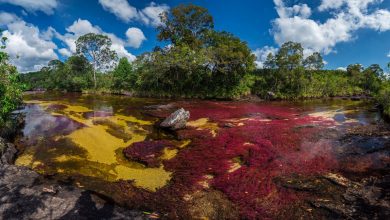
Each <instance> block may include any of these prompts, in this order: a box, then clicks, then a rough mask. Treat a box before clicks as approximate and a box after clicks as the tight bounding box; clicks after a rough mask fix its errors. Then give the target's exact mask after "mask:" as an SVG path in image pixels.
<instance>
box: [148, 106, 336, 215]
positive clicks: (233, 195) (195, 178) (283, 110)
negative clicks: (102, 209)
mask: <svg viewBox="0 0 390 220" xmlns="http://www.w3.org/2000/svg"><path fill="white" fill-rule="evenodd" d="M178 105H180V106H183V107H184V108H185V109H188V110H189V111H190V112H191V120H196V119H199V118H209V119H210V121H212V122H215V123H218V124H220V125H223V124H225V123H226V122H228V121H229V120H231V119H232V118H236V119H239V123H233V124H232V126H229V127H226V126H225V127H223V126H222V127H220V128H219V130H218V133H217V135H216V137H213V136H212V135H211V134H210V132H208V131H207V130H198V129H195V128H187V129H185V130H180V131H178V132H177V134H178V137H179V138H180V139H191V141H192V142H191V144H190V145H189V146H188V147H187V148H186V149H183V150H181V151H180V152H179V153H178V155H177V156H176V157H174V158H172V159H171V160H168V161H164V162H163V163H164V167H165V169H166V170H168V171H171V172H172V173H173V176H172V180H171V183H170V184H169V185H168V186H166V187H164V188H162V189H160V190H158V191H157V192H156V193H155V194H150V195H149V196H146V197H150V198H143V200H144V201H148V200H153V201H154V202H156V199H155V198H164V199H160V201H159V202H158V204H159V205H157V204H156V203H154V205H153V206H154V208H157V209H159V210H161V211H163V212H167V213H171V212H174V213H176V214H177V209H178V207H180V206H185V201H184V200H185V199H183V198H186V197H187V196H188V195H190V194H191V193H193V192H196V191H197V190H202V189H204V187H205V185H207V186H210V187H212V188H215V189H217V190H220V191H221V192H223V193H224V194H225V195H226V196H227V198H228V199H229V200H230V201H232V202H233V203H234V204H235V205H236V206H237V207H238V210H239V212H240V215H241V216H242V217H243V218H246V219H256V218H273V217H275V216H276V214H277V212H278V210H281V209H283V208H284V207H285V206H287V205H291V204H293V203H294V202H295V201H297V200H300V199H302V198H303V194H299V193H298V192H295V191H291V190H287V189H284V188H282V187H279V186H278V185H277V184H276V183H274V179H275V178H277V177H281V176H289V175H291V174H304V175H316V174H322V173H326V172H328V171H330V170H332V169H334V168H335V167H336V166H337V162H336V160H335V159H334V156H333V152H332V147H331V143H330V142H328V141H326V140H324V141H317V139H318V138H317V137H316V136H317V135H318V134H319V133H321V132H323V131H325V130H326V128H328V127H329V126H331V125H333V124H332V122H330V121H327V120H325V119H322V118H318V117H310V116H305V115H300V113H299V110H297V109H292V108H288V107H276V106H269V105H262V104H253V103H224V102H205V103H203V102H202V104H199V105H197V104H195V105H194V104H193V103H191V104H190V103H186V102H183V103H180V104H178ZM270 118H272V119H273V120H269V119H270ZM266 119H268V120H266ZM297 128H299V129H297ZM147 148H148V147H146V150H147V151H148V150H150V149H152V151H154V150H155V149H156V148H155V147H150V149H147ZM235 158H239V159H240V163H241V164H240V167H238V168H236V169H234V170H233V171H231V167H232V161H233V160H234V159H235ZM205 177H209V178H205ZM210 177H212V178H210ZM205 182H207V184H204V183H205ZM172 201H175V203H174V204H172ZM156 205H157V207H156ZM182 214H183V213H182ZM179 216H180V215H179ZM181 217H182V216H181Z"/></svg>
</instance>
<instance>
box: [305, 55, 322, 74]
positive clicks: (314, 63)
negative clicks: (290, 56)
mask: <svg viewBox="0 0 390 220" xmlns="http://www.w3.org/2000/svg"><path fill="white" fill-rule="evenodd" d="M303 66H304V67H305V68H306V69H308V70H320V69H322V68H324V60H323V59H322V56H321V54H320V53H318V52H314V53H313V54H312V55H310V56H308V57H307V58H306V59H305V60H304V61H303Z"/></svg>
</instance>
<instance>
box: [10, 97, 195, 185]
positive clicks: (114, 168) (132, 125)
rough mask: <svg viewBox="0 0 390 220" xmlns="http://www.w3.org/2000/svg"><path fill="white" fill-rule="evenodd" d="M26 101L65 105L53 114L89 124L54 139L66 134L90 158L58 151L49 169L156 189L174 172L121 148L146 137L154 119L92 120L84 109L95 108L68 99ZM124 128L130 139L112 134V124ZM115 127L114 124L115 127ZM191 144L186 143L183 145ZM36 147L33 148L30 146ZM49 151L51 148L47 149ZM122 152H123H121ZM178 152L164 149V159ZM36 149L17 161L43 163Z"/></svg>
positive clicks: (45, 104) (42, 105) (48, 104)
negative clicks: (151, 165) (128, 155)
mask: <svg viewBox="0 0 390 220" xmlns="http://www.w3.org/2000/svg"><path fill="white" fill-rule="evenodd" d="M26 103H31V104H39V105H40V106H41V107H42V108H43V109H47V107H48V106H50V105H52V104H59V105H65V106H66V108H64V109H61V110H59V111H54V112H51V114H52V115H63V116H66V117H68V118H70V119H73V120H75V121H77V122H80V123H83V124H84V125H86V127H84V128H80V129H77V130H75V131H73V132H72V133H70V134H69V135H67V136H63V137H54V138H53V139H55V140H56V139H57V140H58V139H60V138H66V139H69V140H71V141H72V142H73V143H74V144H76V145H77V146H78V147H81V148H82V149H84V150H86V152H87V158H84V157H78V156H71V155H59V156H57V157H55V158H48V161H52V162H53V163H54V165H53V167H50V168H48V169H50V170H54V171H56V172H59V173H65V174H70V175H71V174H79V175H85V176H94V177H98V178H103V179H105V180H107V181H117V180H120V179H124V180H134V184H135V185H136V186H138V187H142V188H144V189H147V190H151V191H155V190H156V189H158V188H160V187H162V186H164V185H165V184H166V183H167V182H168V181H169V180H170V179H171V172H168V171H166V170H164V167H163V166H161V167H159V168H145V167H144V166H143V165H141V164H139V163H136V162H132V161H128V160H124V159H123V158H122V157H123V155H122V152H121V149H123V148H125V147H127V146H129V145H130V144H132V143H134V142H139V141H143V140H145V138H146V135H147V134H148V132H147V131H146V130H145V129H144V128H143V127H142V126H150V125H152V124H153V122H151V121H145V120H140V119H137V118H136V117H133V116H126V115H114V116H109V117H104V120H107V121H108V122H109V123H108V124H104V123H103V124H98V123H95V124H94V123H93V122H94V120H95V119H97V117H91V118H89V119H86V118H84V117H83V113H85V112H90V111H92V110H91V109H89V108H86V107H84V106H78V105H69V104H68V103H61V102H49V101H26ZM111 123H112V124H113V125H114V126H119V127H122V128H123V131H122V132H124V133H125V134H127V135H128V136H129V137H131V139H129V140H127V141H124V139H122V138H119V137H116V136H113V135H112V134H110V133H109V132H108V131H109V128H110V124H111ZM114 128H115V127H114ZM186 144H188V143H187V142H184V143H183V147H184V146H186ZM30 149H33V148H30ZM48 152H49V151H48ZM118 154H120V155H118ZM176 154H177V149H165V151H164V156H163V157H164V159H171V158H173V157H174V156H175V155H176ZM33 155H34V152H28V151H25V152H24V154H23V155H21V156H20V157H19V158H18V159H17V162H16V164H18V165H24V166H29V167H32V168H35V167H36V166H38V165H40V164H42V162H41V161H37V160H35V161H34V157H33Z"/></svg>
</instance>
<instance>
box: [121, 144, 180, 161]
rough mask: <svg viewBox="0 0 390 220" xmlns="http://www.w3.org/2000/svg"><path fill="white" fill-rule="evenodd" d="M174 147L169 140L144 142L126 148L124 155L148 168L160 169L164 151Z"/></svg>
mask: <svg viewBox="0 0 390 220" xmlns="http://www.w3.org/2000/svg"><path fill="white" fill-rule="evenodd" d="M173 147H174V145H173V144H172V143H170V142H169V141H167V140H160V141H142V142H137V143H133V144H131V145H130V146H129V147H126V148H125V149H124V150H123V154H124V155H125V157H126V158H128V159H129V160H134V161H137V162H140V163H142V164H145V165H146V166H148V167H159V166H160V164H161V160H160V157H161V156H162V154H163V149H164V148H173Z"/></svg>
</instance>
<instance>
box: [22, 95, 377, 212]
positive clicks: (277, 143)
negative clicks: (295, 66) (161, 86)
mask: <svg viewBox="0 0 390 220" xmlns="http://www.w3.org/2000/svg"><path fill="white" fill-rule="evenodd" d="M25 103H26V107H25V108H24V109H23V110H22V112H24V113H25V115H26V119H25V127H24V129H23V136H22V137H20V138H19V140H17V142H16V145H17V146H18V148H19V149H20V150H21V152H22V154H21V155H20V156H19V157H18V159H17V160H16V164H17V165H23V166H28V167H31V168H33V169H34V170H36V171H38V172H40V173H42V174H45V175H51V176H53V175H54V176H59V177H72V178H74V179H76V184H78V185H80V186H84V187H86V188H88V189H91V190H96V191H99V192H102V193H104V194H106V195H108V196H111V197H113V198H114V199H115V200H117V201H119V200H121V199H120V197H124V198H125V199H124V200H128V201H127V202H128V203H126V205H128V206H131V207H137V206H135V205H133V203H134V204H136V203H139V202H144V203H145V204H147V205H145V206H147V207H148V208H149V209H157V210H163V211H166V212H170V211H171V210H170V209H176V208H177V209H180V208H182V207H181V206H180V203H181V202H183V203H185V202H188V201H190V200H191V199H188V198H191V195H193V193H194V192H199V190H201V191H202V190H208V191H210V190H211V189H212V190H218V191H219V192H222V193H223V196H224V197H226V198H227V199H228V200H229V202H232V203H233V204H234V206H235V208H237V209H238V212H239V213H240V215H241V216H245V217H246V218H255V217H256V216H259V215H264V216H269V217H275V216H272V214H270V213H274V212H275V213H276V212H279V210H282V209H284V208H285V207H286V206H289V205H291V204H293V203H294V202H295V201H300V199H301V198H302V195H301V194H299V193H296V192H290V191H288V190H287V191H286V190H284V189H281V188H280V187H279V186H278V185H277V184H275V183H274V179H277V178H280V177H285V176H290V175H291V174H294V175H295V174H297V175H306V176H308V175H314V174H322V173H327V172H331V171H332V172H333V171H340V167H341V166H340V162H339V159H338V156H337V154H336V153H337V152H338V151H340V149H339V148H338V145H337V144H338V142H337V141H338V138H339V136H340V134H343V133H344V132H345V131H346V130H347V129H349V128H353V127H355V126H358V125H370V124H376V123H377V122H378V121H379V120H380V116H379V114H378V112H377V111H376V110H375V109H373V104H372V103H370V102H364V101H349V100H328V101H322V100H321V101H319V100H313V101H304V102H259V103H249V102H223V101H199V100H194V101H187V100H156V99H140V98H130V97H123V96H108V95H107V96H94V95H80V94H35V95H26V96H25ZM163 104H170V105H171V106H173V108H162V109H160V110H156V109H152V110H150V109H145V106H151V105H163ZM179 107H184V108H185V109H186V110H189V111H190V112H191V118H190V121H189V122H188V124H187V127H188V128H187V129H184V130H181V131H179V132H177V133H175V134H172V133H170V132H166V131H162V130H159V129H158V128H156V127H155V126H154V125H155V124H156V123H157V122H158V121H159V120H161V118H163V117H165V116H167V115H169V113H171V112H172V111H174V110H175V109H177V108H179ZM154 140H166V141H168V142H169V144H168V145H169V146H168V145H167V146H166V147H164V148H163V150H161V151H159V152H152V153H153V154H151V155H153V157H154V156H156V155H157V156H158V158H153V159H154V160H153V164H154V165H153V166H149V165H148V164H147V163H146V164H145V163H142V162H140V161H132V160H129V159H127V158H126V157H125V156H124V154H123V150H124V149H125V148H126V147H128V146H132V144H133V143H139V142H140V143H141V144H140V145H139V147H140V148H142V146H143V145H142V143H147V144H149V145H151V146H152V147H153V144H154V142H143V141H154ZM162 143H165V142H162ZM160 144H161V143H160ZM377 144H379V145H381V143H379V142H378V143H377ZM171 145H172V146H173V147H172V146H171ZM369 145H370V144H369ZM134 146H135V145H134ZM145 146H146V145H145ZM363 147H364V146H363ZM151 149H152V148H151ZM335 152H336V153H335ZM136 153H137V152H136ZM147 153H149V152H147ZM156 164H157V165H156ZM352 166H353V165H352ZM91 178H92V179H93V180H94V181H96V184H86V182H84V183H83V181H82V180H83V179H84V180H85V179H89V180H90V179H91ZM126 180H130V182H126ZM94 183H95V182H94ZM104 183H107V184H111V183H112V184H113V185H112V186H113V188H112V189H109V190H108V189H102V186H101V184H104ZM117 183H119V187H118V186H117V185H116V184H117ZM123 184H130V185H131V186H134V187H135V188H134V189H132V192H131V193H133V194H131V195H132V196H131V199H130V198H129V196H128V193H129V191H128V190H129V187H123ZM115 187H118V188H115ZM124 188H125V189H124ZM137 190H140V191H139V192H138V191H137ZM188 196H190V197H188ZM162 197H164V199H161V201H156V198H162ZM179 201H180V202H179ZM162 203H164V204H162ZM171 207H173V208H171ZM270 207H271V208H270ZM183 209H184V208H183ZM266 209H269V210H266ZM192 214H193V213H192ZM178 215H179V216H180V214H178ZM193 215H195V214H193Z"/></svg>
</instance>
